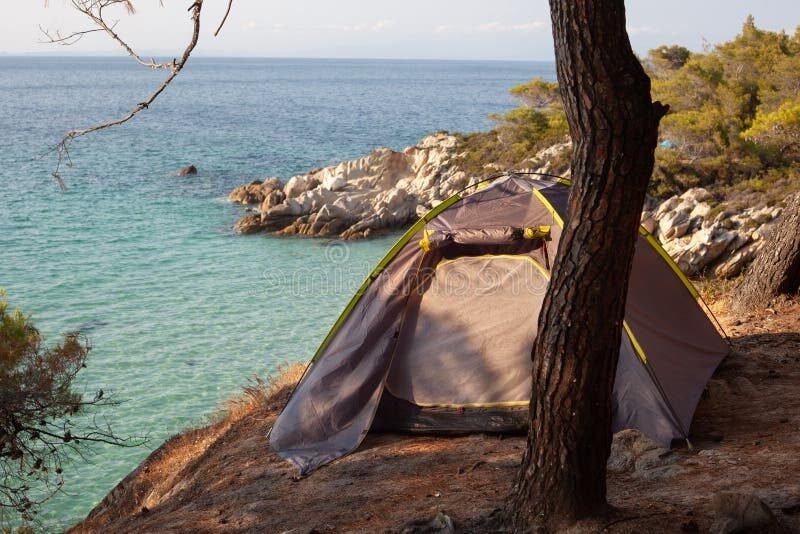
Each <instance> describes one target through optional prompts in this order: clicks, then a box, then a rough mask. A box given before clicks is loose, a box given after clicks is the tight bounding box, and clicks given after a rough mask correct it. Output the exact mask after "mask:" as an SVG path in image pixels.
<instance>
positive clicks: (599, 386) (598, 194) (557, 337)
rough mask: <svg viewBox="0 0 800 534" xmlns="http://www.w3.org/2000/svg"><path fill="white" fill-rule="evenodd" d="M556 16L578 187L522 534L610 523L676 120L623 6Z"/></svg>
mask: <svg viewBox="0 0 800 534" xmlns="http://www.w3.org/2000/svg"><path fill="white" fill-rule="evenodd" d="M550 11H551V16H552V21H553V36H554V40H555V50H556V62H557V70H558V81H559V85H560V88H561V95H562V98H563V99H564V104H565V110H566V114H567V120H568V122H569V128H570V136H571V137H572V140H573V142H574V146H575V149H574V151H573V155H572V161H571V168H572V180H573V185H572V190H571V193H570V198H569V210H568V214H567V220H566V226H565V228H564V232H563V234H562V237H561V243H560V245H559V251H558V255H557V258H556V261H555V264H554V266H553V271H552V278H551V281H550V286H549V289H548V292H547V295H546V296H545V300H544V304H543V307H542V310H541V313H540V316H539V330H538V331H539V336H538V338H537V339H536V343H535V346H534V349H533V355H532V357H533V373H532V375H533V376H532V378H533V393H532V397H531V405H530V418H531V425H530V432H529V434H528V444H527V449H526V451H525V455H524V457H523V460H522V466H521V468H520V471H519V473H518V475H517V479H516V482H515V484H514V487H513V489H512V493H511V495H510V497H509V500H508V505H507V508H506V516H505V517H506V520H507V521H508V522H509V524H510V526H511V528H513V529H514V530H515V531H529V530H535V529H540V528H543V529H545V530H558V529H560V528H564V527H566V526H569V525H571V524H574V523H575V522H576V521H579V520H581V519H584V518H590V517H597V516H602V515H603V514H604V513H605V510H606V461H607V459H608V455H609V451H610V447H611V392H612V388H613V383H614V375H615V372H616V366H617V360H618V358H619V346H620V336H621V325H622V319H623V314H624V309H625V299H626V295H627V289H628V276H629V274H630V270H631V265H632V261H633V252H634V246H635V242H636V238H637V232H638V227H639V217H640V214H641V210H642V205H643V203H644V199H645V191H646V188H647V184H648V181H649V179H650V175H651V173H652V170H653V163H654V156H653V154H654V150H655V146H656V142H657V137H658V123H659V120H660V119H661V117H662V116H663V114H664V113H665V112H666V108H665V107H664V106H662V105H661V104H660V103H658V102H656V103H653V102H652V101H651V98H650V79H649V78H648V77H647V75H646V74H645V72H644V70H643V69H642V66H641V65H640V63H639V61H638V59H637V58H636V56H635V55H634V54H633V51H632V50H631V46H630V42H629V40H628V35H627V32H626V30H625V6H624V1H623V0H593V1H589V0H581V1H578V2H576V1H574V0H550Z"/></svg>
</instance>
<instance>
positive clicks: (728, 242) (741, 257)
mask: <svg viewBox="0 0 800 534" xmlns="http://www.w3.org/2000/svg"><path fill="white" fill-rule="evenodd" d="M569 149H570V144H569V143H568V142H566V143H560V144H556V145H553V146H552V147H549V148H547V149H545V150H542V151H541V152H539V153H538V154H536V155H535V156H533V157H532V158H530V159H529V160H527V161H526V162H525V163H524V165H523V167H525V168H524V169H522V170H526V171H534V172H544V173H547V172H551V166H552V165H553V162H555V161H558V160H561V161H563V160H564V154H565V153H566V152H567V151H568V150H569ZM457 151H458V139H457V138H456V137H455V136H452V135H449V134H447V133H444V132H440V133H436V134H433V135H430V136H428V137H426V138H424V139H423V140H422V141H420V143H419V144H417V145H416V146H413V147H408V148H406V149H404V150H401V151H395V150H392V149H389V148H378V149H376V150H373V151H372V152H370V153H369V154H367V155H366V156H364V157H362V158H359V159H354V160H350V161H343V162H341V163H339V164H337V165H331V166H329V167H324V168H320V169H315V170H313V171H311V172H309V173H307V174H301V175H297V176H293V177H291V178H289V180H287V181H286V183H283V182H281V180H279V179H278V178H275V177H273V178H268V179H266V180H263V181H260V180H256V181H253V182H250V183H248V184H246V185H243V186H241V187H237V188H236V189H234V190H233V191H232V192H231V193H230V195H229V196H228V199H229V200H230V201H231V202H237V203H241V204H249V205H254V206H257V210H258V213H255V214H254V213H248V214H247V215H245V216H244V217H243V218H242V219H241V220H240V221H238V222H237V223H236V225H235V227H234V228H235V230H236V231H238V232H240V233H243V234H252V233H259V232H271V233H275V234H278V235H302V236H318V237H337V238H340V239H359V238H365V237H370V236H372V235H374V234H375V233H378V232H381V231H383V230H389V229H401V228H404V227H406V226H408V225H409V224H410V223H411V222H412V221H414V220H415V219H417V218H418V217H421V216H422V215H424V214H425V213H426V212H427V211H428V210H430V209H431V208H433V207H434V206H436V205H437V204H439V203H440V202H442V201H443V200H444V199H446V198H448V197H449V196H451V195H453V194H454V193H457V192H458V191H460V190H462V189H464V188H465V187H467V186H469V185H472V184H474V183H476V182H477V181H478V180H479V178H478V177H472V176H468V175H467V174H466V173H464V172H463V171H461V170H459V169H458V168H457V167H456V166H455V165H453V164H452V160H453V158H454V157H455V156H456V155H457ZM496 170H499V169H496V168H494V167H492V166H491V165H490V166H487V167H486V173H487V174H489V173H491V172H493V171H496ZM648 205H649V208H648V209H646V210H645V211H644V212H643V213H642V225H643V226H644V227H645V228H646V229H647V230H648V231H649V232H650V233H652V234H653V235H654V236H655V237H656V239H658V240H659V241H660V242H661V243H662V245H663V246H664V249H665V250H666V251H667V252H668V253H669V254H670V256H672V258H673V259H674V260H675V261H676V263H677V264H678V266H679V267H680V268H681V270H682V271H683V272H684V273H686V274H687V275H689V276H711V277H717V278H731V277H734V276H737V275H739V274H740V273H741V272H742V270H743V269H744V268H745V267H746V266H747V265H748V264H749V263H750V262H751V261H752V260H753V258H754V257H755V255H756V254H757V253H758V251H759V250H760V248H761V246H762V245H763V239H762V238H763V235H764V231H765V230H766V228H767V226H768V225H769V224H771V223H772V221H773V220H774V219H775V218H776V217H778V216H779V215H780V213H781V208H778V207H762V208H747V209H744V210H739V211H731V210H722V209H721V208H720V207H719V206H720V204H719V203H718V202H717V199H715V198H714V197H713V196H712V195H711V193H709V192H708V191H707V190H705V189H703V188H693V189H689V190H688V191H686V192H684V193H683V194H681V195H676V196H673V197H671V198H669V199H667V200H665V201H663V202H661V203H657V202H655V201H652V200H651V201H650V202H649V204H648Z"/></svg>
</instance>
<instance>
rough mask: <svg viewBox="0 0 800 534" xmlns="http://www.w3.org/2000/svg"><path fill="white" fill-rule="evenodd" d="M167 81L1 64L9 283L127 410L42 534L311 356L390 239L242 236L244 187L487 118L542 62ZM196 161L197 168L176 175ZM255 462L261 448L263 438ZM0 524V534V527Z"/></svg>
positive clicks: (53, 337)
mask: <svg viewBox="0 0 800 534" xmlns="http://www.w3.org/2000/svg"><path fill="white" fill-rule="evenodd" d="M164 76H165V73H164V72H162V71H153V70H148V69H145V68H142V67H139V66H138V65H136V64H134V63H133V62H132V61H130V60H128V59H127V58H110V57H85V58H79V57H4V56H0V288H5V290H6V291H7V299H8V301H9V303H10V304H11V306H12V307H19V308H21V309H22V310H24V311H25V312H26V313H28V314H30V315H31V317H32V319H33V321H34V323H35V325H36V326H37V327H38V328H39V329H40V331H41V332H42V333H43V334H44V335H45V336H46V338H47V340H48V342H50V343H51V344H52V343H56V342H57V341H58V340H59V338H60V336H61V335H62V334H63V333H65V332H73V331H80V332H82V333H83V334H84V335H85V336H86V339H87V340H88V342H89V343H90V344H91V347H92V350H91V352H90V355H89V360H88V365H87V368H86V369H85V370H83V371H82V372H81V373H80V374H79V376H78V381H77V383H76V388H77V389H78V390H79V391H81V392H83V393H84V394H85V396H86V397H88V398H91V397H93V396H94V395H95V393H96V392H97V391H99V390H101V389H102V390H103V392H104V394H105V395H106V396H108V395H113V396H114V398H115V399H116V400H118V401H120V403H119V404H118V405H116V406H113V407H107V408H104V409H103V410H101V411H99V412H98V413H96V414H94V415H95V417H98V418H99V419H98V420H99V421H102V422H103V423H104V424H105V423H106V422H107V423H108V424H110V425H111V427H112V428H113V430H114V432H115V433H116V434H118V435H123V436H134V437H137V438H145V439H146V443H145V444H144V445H142V446H138V447H133V448H119V447H110V446H95V447H93V448H92V449H91V450H89V451H87V452H85V454H84V457H83V458H78V457H73V458H72V459H71V460H70V461H68V462H67V464H66V465H65V466H64V472H65V483H64V487H63V490H62V491H60V492H59V493H58V494H56V495H55V496H54V497H53V498H52V499H50V500H49V501H47V502H46V503H45V505H44V506H43V508H42V511H41V513H40V514H39V517H38V522H39V523H38V527H37V530H42V531H44V532H60V531H63V530H64V529H66V528H68V527H69V526H71V525H73V524H74V523H76V522H77V521H79V520H81V519H82V518H83V517H85V516H86V514H87V513H88V512H89V511H90V510H91V509H92V507H94V506H95V505H96V504H97V503H98V502H99V501H100V500H101V499H102V498H103V497H104V496H105V495H106V493H108V491H110V490H111V489H112V488H113V487H114V486H115V485H116V484H117V483H118V482H119V481H120V480H121V479H122V478H123V477H124V476H125V475H126V474H127V473H129V472H130V471H131V470H133V469H134V468H135V467H136V466H137V465H138V464H139V463H140V462H141V461H142V460H143V459H144V458H145V457H146V456H147V455H148V454H149V453H150V452H151V451H152V450H154V449H155V448H157V447H158V446H159V445H160V444H161V443H162V442H163V441H164V440H165V439H166V438H168V437H170V436H172V435H175V434H176V433H179V432H181V431H182V430H185V429H187V428H189V427H194V426H199V425H204V424H207V423H208V422H209V420H210V419H211V418H213V417H214V415H215V414H219V413H220V410H221V408H222V407H223V406H224V403H225V401H226V400H227V399H231V398H234V397H236V396H237V395H239V394H240V393H241V391H242V388H243V387H244V386H247V385H248V384H251V383H252V381H253V379H254V377H255V376H260V377H266V376H269V375H270V374H272V373H274V372H275V371H276V369H277V367H278V366H279V365H281V364H283V363H288V362H297V361H305V360H308V359H309V358H310V356H311V355H312V354H313V353H314V351H315V350H316V348H317V346H318V345H319V343H320V342H321V340H322V338H323V337H324V336H325V334H326V333H327V331H328V330H329V328H330V327H331V325H332V324H333V322H334V321H335V320H336V318H337V316H338V314H339V313H340V312H341V310H342V309H343V307H344V305H345V303H346V302H347V301H348V300H349V298H350V297H351V296H352V294H353V292H354V291H355V289H356V288H357V287H358V286H359V285H360V283H361V282H362V280H363V279H364V277H365V276H366V275H367V273H368V272H369V271H370V269H371V268H372V267H373V266H374V264H375V263H376V262H377V261H378V260H379V259H380V258H381V257H382V256H383V254H384V253H385V251H386V250H387V249H388V248H389V247H390V246H391V244H392V243H393V242H394V240H395V239H397V237H398V236H397V235H387V236H383V237H380V238H376V239H373V240H370V241H364V242H347V243H342V242H338V241H335V240H323V239H308V238H277V237H271V236H266V235H252V236H241V235H237V234H235V233H234V232H233V231H232V226H233V223H234V222H235V221H236V220H237V218H239V217H241V216H242V215H243V207H242V206H239V205H234V204H231V203H229V202H227V200H226V197H227V194H228V192H229V191H230V190H231V189H232V188H233V187H235V186H237V185H241V184H243V183H246V182H249V181H251V180H255V179H264V178H266V177H269V176H278V177H280V178H282V179H286V178H288V177H290V176H292V175H294V174H299V173H304V172H307V171H309V170H311V169H313V168H316V167H321V166H325V165H330V164H334V163H337V162H339V161H341V160H344V159H350V158H356V157H359V156H362V155H364V154H366V153H367V152H369V151H370V150H372V149H374V148H376V147H381V146H387V147H391V148H394V149H402V148H404V147H406V146H409V145H414V144H416V143H417V142H418V141H419V140H420V139H421V138H422V137H424V136H425V135H427V134H429V133H432V132H434V131H438V130H447V131H451V132H472V131H479V130H487V129H489V128H491V127H492V126H493V123H492V121H491V120H490V119H489V118H488V115H489V114H490V113H494V112H502V111H504V110H508V109H511V108H512V107H514V106H515V105H517V103H516V102H515V101H514V100H513V99H512V97H511V96H510V95H509V93H508V90H509V89H510V88H511V87H512V86H513V85H515V84H518V83H522V82H525V81H527V80H530V79H532V78H534V77H537V76H541V77H544V78H546V79H549V80H553V79H554V78H555V66H554V65H553V64H552V63H545V62H504V61H418V60H368V59H353V60H349V59H347V60H345V59H336V60H333V59H330V60H328V59H263V58H259V59H246V58H236V59H232V58H192V59H190V60H189V62H188V63H187V66H186V68H185V69H184V70H183V72H182V73H181V74H180V75H179V76H178V78H177V79H176V80H175V82H174V83H173V84H172V85H171V86H170V87H169V88H168V89H167V91H166V92H165V93H164V94H163V95H162V96H161V97H160V98H159V99H158V100H157V101H156V102H155V103H154V104H153V105H152V106H150V108H149V109H148V110H146V111H144V112H143V113H141V114H140V115H139V116H137V117H136V118H134V119H133V120H132V121H130V122H129V123H127V124H125V125H122V126H119V127H115V128H111V129H107V130H102V131H98V132H95V133H93V134H91V135H89V136H87V137H85V138H80V139H77V140H76V141H75V142H74V143H73V144H72V145H71V149H70V151H69V157H68V159H65V160H64V161H63V162H62V164H61V167H60V173H61V175H62V178H63V181H64V188H63V189H62V188H61V187H60V186H59V184H58V183H57V181H56V180H55V179H54V178H53V176H52V174H53V172H54V170H55V169H56V165H57V164H58V158H57V156H56V153H55V152H54V151H53V148H54V147H55V145H56V144H57V143H58V141H59V140H60V139H61V137H62V136H63V135H64V134H65V133H66V132H67V131H68V130H70V129H72V128H80V127H86V126H91V125H93V124H95V123H98V122H102V121H106V120H108V119H113V118H116V117H119V116H122V115H124V114H125V113H126V112H127V111H129V110H130V109H131V108H132V107H133V106H134V105H136V103H138V102H141V101H143V100H144V99H145V98H146V97H147V96H148V95H149V94H150V93H151V92H152V90H153V89H154V88H155V87H156V86H158V84H159V83H160V82H161V80H162V79H163V77H164ZM189 164H193V165H195V166H197V168H198V170H199V172H198V174H197V175H195V176H190V177H178V176H176V172H175V171H176V170H177V169H179V168H181V167H183V166H185V165H189ZM264 450H265V453H266V450H267V441H266V439H265V440H264ZM0 526H2V525H0Z"/></svg>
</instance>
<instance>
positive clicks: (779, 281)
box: [735, 194, 800, 309]
mask: <svg viewBox="0 0 800 534" xmlns="http://www.w3.org/2000/svg"><path fill="white" fill-rule="evenodd" d="M764 241H765V245H764V249H763V250H762V251H761V252H760V253H759V255H758V256H756V259H755V261H753V263H752V264H751V265H750V267H749V268H748V269H747V272H746V274H745V277H744V280H743V281H742V283H741V284H740V285H739V287H738V288H737V289H736V296H735V301H736V304H737V305H738V306H739V308H741V309H752V308H764V307H766V306H767V305H769V303H770V301H771V300H772V299H774V298H775V297H777V296H778V295H787V294H792V293H796V292H797V290H798V288H800V194H795V195H794V196H792V197H790V198H789V201H788V202H787V204H786V208H785V210H784V212H783V216H782V217H781V218H780V220H778V221H777V222H776V224H775V225H774V226H773V228H772V230H771V231H770V232H768V233H767V235H766V236H764Z"/></svg>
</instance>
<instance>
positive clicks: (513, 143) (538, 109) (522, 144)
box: [456, 78, 568, 175]
mask: <svg viewBox="0 0 800 534" xmlns="http://www.w3.org/2000/svg"><path fill="white" fill-rule="evenodd" d="M510 93H511V95H512V96H514V97H516V98H517V99H519V100H520V101H521V103H522V105H521V106H520V107H517V108H515V109H513V110H511V111H508V112H506V113H494V114H492V115H490V116H489V117H490V118H491V119H492V120H493V121H494V122H495V123H496V125H497V126H496V127H495V129H494V130H491V131H489V132H479V133H473V134H469V135H466V136H464V137H463V138H462V145H463V151H462V155H461V156H460V157H459V158H457V160H456V161H457V165H458V166H459V167H460V168H461V169H463V170H465V171H467V172H468V173H473V174H477V175H480V174H484V173H485V169H486V168H487V166H488V165H491V168H492V169H493V170H514V169H518V168H520V167H524V166H525V160H526V159H528V158H530V157H531V156H533V155H534V154H536V152H538V151H539V150H541V149H543V148H547V147H548V146H550V145H553V144H555V143H559V142H562V141H564V140H565V139H566V136H567V133H568V128H567V120H566V117H565V115H564V107H563V104H562V103H561V96H560V93H559V89H558V84H557V83H555V82H548V81H545V80H544V79H542V78H535V79H533V80H531V81H529V82H527V83H523V84H519V85H516V86H514V87H512V88H511V90H510ZM565 163H566V160H565Z"/></svg>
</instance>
